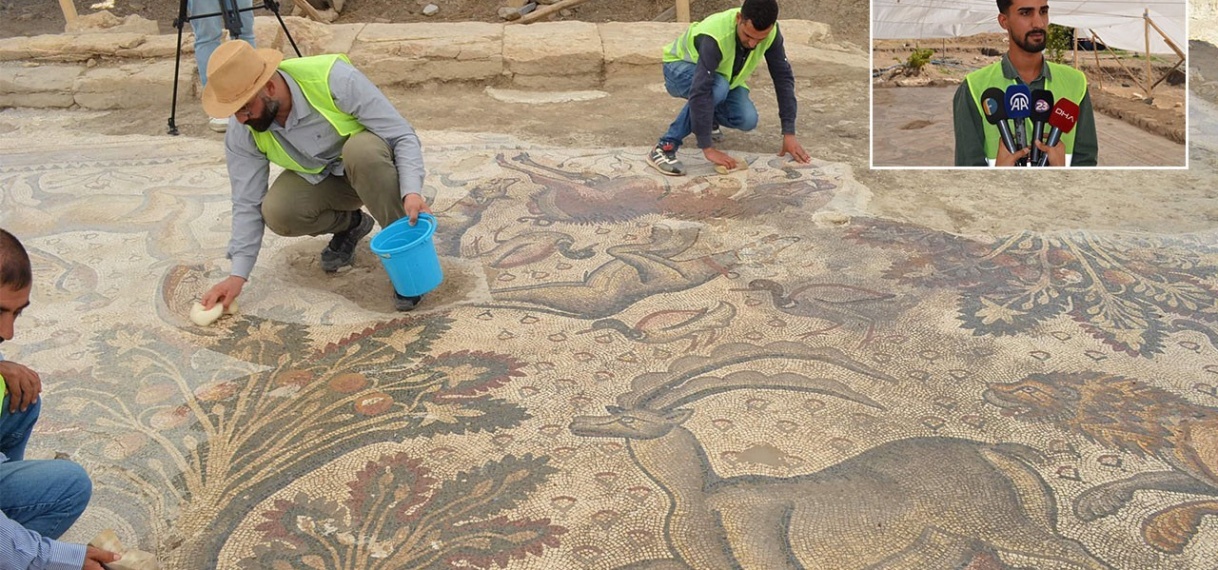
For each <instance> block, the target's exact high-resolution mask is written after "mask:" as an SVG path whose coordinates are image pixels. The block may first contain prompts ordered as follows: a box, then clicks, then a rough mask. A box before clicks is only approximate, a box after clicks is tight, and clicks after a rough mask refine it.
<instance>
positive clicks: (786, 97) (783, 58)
mask: <svg viewBox="0 0 1218 570" xmlns="http://www.w3.org/2000/svg"><path fill="white" fill-rule="evenodd" d="M774 33H775V36H774V43H772V44H770V48H769V49H767V50H766V51H765V63H766V66H767V67H769V68H770V78H771V79H773V80H774V93H775V94H776V95H777V96H778V120H779V121H780V122H782V134H784V135H793V134H795V115H796V114H797V113H798V110H799V102H798V100H797V99H796V98H795V72H794V71H792V70H791V62H789V61H787V48H786V47H784V46H783V40H782V30H777V31H775V32H774Z"/></svg>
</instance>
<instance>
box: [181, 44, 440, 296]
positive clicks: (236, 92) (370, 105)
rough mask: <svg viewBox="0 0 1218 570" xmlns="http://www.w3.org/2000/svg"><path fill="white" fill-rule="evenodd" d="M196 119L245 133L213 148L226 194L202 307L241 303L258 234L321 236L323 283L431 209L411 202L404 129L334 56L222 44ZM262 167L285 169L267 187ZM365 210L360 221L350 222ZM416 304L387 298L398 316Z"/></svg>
mask: <svg viewBox="0 0 1218 570" xmlns="http://www.w3.org/2000/svg"><path fill="white" fill-rule="evenodd" d="M207 75H208V81H207V86H206V87H204V88H203V108H204V110H205V111H207V113H208V114H209V115H211V116H213V117H227V116H230V115H231V116H233V118H234V120H235V121H236V122H237V123H240V124H242V125H245V126H246V128H244V129H240V128H231V129H229V130H228V134H227V135H225V138H224V150H225V156H226V161H227V163H228V176H229V181H230V182H231V184H232V200H233V209H232V216H233V221H232V236H231V238H230V239H229V244H228V258H229V259H231V260H232V269H231V272H230V273H231V274H230V275H229V277H228V278H227V279H224V280H223V281H221V282H220V283H217V284H216V285H215V286H213V287H212V288H211V289H210V290H209V291H208V292H207V293H206V294H205V295H204V296H203V306H204V307H205V308H208V309H210V308H211V307H213V306H215V304H216V303H222V304H223V305H224V306H225V307H226V308H227V307H228V306H229V305H231V304H232V302H233V301H234V300H236V298H237V296H238V295H240V294H241V288H242V287H243V286H244V285H245V282H246V281H247V280H248V279H249V275H250V272H251V271H252V270H253V268H254V262H255V261H256V260H257V258H258V252H259V250H260V249H261V248H262V237H263V232H264V228H270V229H271V231H272V232H275V233H276V234H278V235H281V236H289V237H295V236H304V235H312V236H316V235H326V234H333V236H334V237H333V238H332V239H331V240H330V244H329V246H327V247H326V248H325V249H324V250H322V252H321V267H322V270H324V271H325V272H327V273H333V272H336V271H338V270H339V269H340V268H342V267H345V266H348V265H352V263H353V262H354V258H355V248H356V246H357V245H358V244H359V242H360V240H361V239H363V238H364V236H367V235H368V234H369V233H371V232H372V225H373V219H375V220H376V222H378V223H380V225H381V227H382V228H384V227H387V226H388V225H389V224H391V223H393V222H395V221H397V220H398V219H400V218H402V217H405V216H410V223H411V224H414V223H415V221H416V220H417V218H418V215H419V212H430V211H431V209H430V208H429V207H428V206H427V203H426V202H425V201H424V200H423V197H422V196H421V194H420V193H421V192H422V190H423V176H424V171H423V154H422V149H421V147H420V145H419V139H418V137H417V136H416V135H415V132H414V129H413V128H412V127H411V126H410V123H408V122H407V121H406V119H405V118H403V117H402V115H401V114H400V113H398V111H397V109H395V108H394V107H393V104H392V103H390V102H389V99H388V98H386V97H385V95H384V94H383V93H381V91H380V90H379V89H377V87H376V86H375V85H373V83H372V82H371V81H370V80H369V79H368V78H367V77H366V76H365V75H364V74H362V73H360V72H359V71H358V70H357V69H355V67H354V66H352V65H351V61H350V60H349V59H348V58H347V56H345V55H319V56H312V57H301V58H296V59H289V60H286V61H284V60H283V54H281V53H280V52H278V51H276V50H271V49H257V50H256V49H254V48H253V47H251V46H250V45H249V44H248V43H245V42H242V41H229V42H225V43H224V44H222V45H221V46H220V47H219V48H218V49H216V51H215V53H214V54H212V57H211V61H210V62H209V63H208V70H207ZM271 163H274V164H277V165H279V166H282V167H283V168H284V169H285V170H284V172H283V174H281V175H279V176H278V177H277V178H276V179H275V182H274V184H270V185H269V187H268V180H269V176H270V165H271ZM365 205H366V206H367V207H368V210H369V212H371V214H372V215H371V216H369V215H368V214H365V213H363V212H361V211H360V208H361V207H362V206H365ZM419 300H420V298H419V297H402V296H399V295H398V294H397V293H396V292H395V293H394V305H395V307H396V308H397V310H399V311H409V310H411V309H413V308H414V307H415V305H416V304H417V303H418V302H419Z"/></svg>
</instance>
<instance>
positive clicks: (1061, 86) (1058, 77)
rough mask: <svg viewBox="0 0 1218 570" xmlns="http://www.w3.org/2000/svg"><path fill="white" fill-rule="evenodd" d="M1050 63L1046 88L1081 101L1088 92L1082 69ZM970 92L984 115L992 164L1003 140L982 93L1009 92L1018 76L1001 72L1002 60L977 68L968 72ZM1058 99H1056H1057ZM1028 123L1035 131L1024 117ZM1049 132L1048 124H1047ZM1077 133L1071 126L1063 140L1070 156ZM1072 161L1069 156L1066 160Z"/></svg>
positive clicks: (974, 103) (1059, 94)
mask: <svg viewBox="0 0 1218 570" xmlns="http://www.w3.org/2000/svg"><path fill="white" fill-rule="evenodd" d="M1046 63H1047V64H1048V65H1049V73H1048V74H1047V75H1046V77H1045V87H1044V88H1045V89H1048V90H1049V91H1052V92H1053V96H1054V97H1056V98H1057V99H1061V98H1063V97H1065V98H1066V99H1069V100H1070V101H1073V102H1074V103H1076V104H1078V103H1082V101H1083V96H1084V95H1086V94H1087V76H1086V75H1083V72H1081V71H1079V70H1077V69H1074V68H1073V67H1068V66H1065V65H1061V64H1057V63H1053V62H1051V61H1048V62H1046ZM965 80H966V81H968V89H969V94H971V95H972V96H973V105H975V106H976V107H977V113H979V114H980V115H981V125H982V129H983V130H984V131H985V157H986V158H987V159H989V161H990V165H991V166H992V165H993V164H994V160H995V159H997V158H998V145H1000V144H1002V143H1001V142H1000V138H999V135H998V126H997V125H991V124H990V122H989V121H988V120H986V118H985V111H983V110H982V107H981V94H982V93H985V90H986V89H989V88H990V87H997V88H999V89H1002V90H1003V92H1004V93H1005V92H1006V88H1007V87H1009V86H1011V85H1015V84H1016V82H1018V81H1019V80H1018V79H1010V78H1008V77H1006V76H1005V75H1003V73H1002V62H1001V61H996V62H994V63H991V64H990V65H987V66H985V67H983V68H981V69H978V70H977V71H974V72H972V73H970V74H968V75H967V76H965ZM1054 102H1055V103H1056V101H1054ZM1025 121H1027V124H1025V125H1024V128H1025V130H1026V132H1028V133H1031V132H1032V126H1031V119H1025ZM1045 132H1048V127H1046V128H1045ZM1077 134H1078V129H1074V130H1071V131H1070V132H1068V133H1065V134H1063V135H1062V138H1061V140H1062V144H1064V145H1066V157H1067V158H1069V157H1070V156H1073V154H1074V137H1075V135H1077ZM1067 164H1069V160H1067Z"/></svg>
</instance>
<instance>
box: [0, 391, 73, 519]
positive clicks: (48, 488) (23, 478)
mask: <svg viewBox="0 0 1218 570" xmlns="http://www.w3.org/2000/svg"><path fill="white" fill-rule="evenodd" d="M8 401H9V398H8V396H5V398H4V401H3V402H2V404H3V405H4V409H5V412H4V415H3V416H0V453H4V455H5V456H7V457H8V460H7V461H5V462H3V463H0V512H3V513H4V516H6V517H8V518H10V519H12V520H14V521H16V522H17V523H19V524H20V525H21V526H24V527H25V528H27V529H29V530H32V531H34V532H37V533H38V534H41V535H43V536H46V537H49V538H59V537H60V536H62V535H63V533H65V532H67V530H68V528H70V527H71V526H72V523H74V522H76V519H77V518H79V517H80V514H81V513H83V512H85V506H87V505H88V504H89V497H90V496H92V494H93V483H92V482H90V481H89V475H88V474H87V473H85V470H84V469H83V468H81V466H79V465H77V464H75V463H72V462H71V461H64V460H62V459H50V460H39V461H23V458H24V457H25V445H26V443H28V442H29V439H30V431H31V430H32V429H33V427H34V423H35V422H37V421H38V411H39V408H40V407H41V404H42V400H41V399H39V401H38V402H36V403H35V404H34V405H32V406H30V408H29V409H28V410H26V411H25V412H18V413H16V414H12V413H9V412H8Z"/></svg>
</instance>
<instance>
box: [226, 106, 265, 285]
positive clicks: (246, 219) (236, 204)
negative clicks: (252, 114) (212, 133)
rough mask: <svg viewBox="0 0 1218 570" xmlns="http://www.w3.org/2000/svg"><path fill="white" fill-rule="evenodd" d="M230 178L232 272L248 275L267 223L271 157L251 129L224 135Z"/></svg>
mask: <svg viewBox="0 0 1218 570" xmlns="http://www.w3.org/2000/svg"><path fill="white" fill-rule="evenodd" d="M224 151H225V155H226V161H227V162H228V179H229V183H230V184H231V185H232V192H233V198H232V200H233V228H232V235H231V237H230V238H229V241H228V258H229V259H231V260H232V262H233V266H232V269H231V270H230V271H229V273H231V274H232V275H236V276H237V277H241V278H243V279H249V276H250V272H252V271H253V270H254V262H255V261H257V260H258V252H259V251H260V250H261V249H262V236H263V234H264V233H265V232H266V224H265V222H263V220H262V200H263V198H265V197H266V191H267V184H268V182H269V180H270V172H271V167H270V161H268V160H267V158H266V155H264V154H262V153H261V152H259V151H258V147H257V146H256V145H255V144H254V137H253V136H252V135H250V132H249V129H247V128H245V127H240V128H236V129H229V130H228V133H227V134H226V135H225V136H224Z"/></svg>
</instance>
